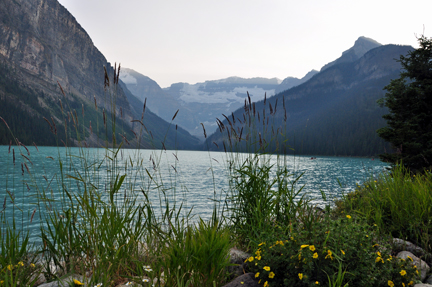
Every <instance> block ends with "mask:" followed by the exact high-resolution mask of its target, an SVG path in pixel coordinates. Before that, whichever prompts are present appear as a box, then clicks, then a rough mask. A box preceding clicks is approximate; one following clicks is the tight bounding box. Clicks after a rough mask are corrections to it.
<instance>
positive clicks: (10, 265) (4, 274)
mask: <svg viewBox="0 0 432 287" xmlns="http://www.w3.org/2000/svg"><path fill="white" fill-rule="evenodd" d="M21 235H22V234H21V232H19V231H17V229H16V228H15V223H14V225H13V226H9V225H8V224H6V225H4V226H2V227H1V228H0V244H1V246H0V248H1V250H0V285H1V286H33V285H34V283H35V282H36V281H37V279H38V278H37V277H38V276H39V274H40V266H37V265H36V264H35V263H36V256H35V253H34V252H31V251H34V250H33V248H32V246H31V245H30V244H29V234H28V232H27V233H26V234H25V235H24V236H21Z"/></svg>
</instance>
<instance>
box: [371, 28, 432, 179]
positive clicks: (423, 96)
mask: <svg viewBox="0 0 432 287" xmlns="http://www.w3.org/2000/svg"><path fill="white" fill-rule="evenodd" d="M418 41H419V44H420V47H419V48H418V49H416V50H412V51H410V52H409V53H408V55H407V56H406V57H404V56H401V57H400V60H399V61H400V63H401V65H402V72H401V73H400V77H399V78H398V79H395V80H392V81H391V82H390V84H389V85H388V86H386V87H385V90H387V93H386V95H385V97H384V99H382V101H381V103H382V104H384V105H385V106H387V107H388V108H389V110H390V113H389V114H387V115H384V116H383V118H384V119H386V120H387V126H386V127H384V128H381V129H379V130H378V131H377V132H378V135H379V136H380V137H382V138H383V139H385V140H386V141H388V142H390V143H391V144H392V146H393V148H394V149H395V150H394V152H393V153H385V154H382V155H380V158H381V159H382V160H384V161H386V162H390V163H392V164H393V165H394V164H396V163H402V164H403V165H404V166H405V167H407V168H409V169H410V170H411V171H412V172H419V171H423V170H424V169H429V168H430V167H432V38H429V39H428V38H426V37H424V36H422V37H420V38H419V39H418Z"/></svg>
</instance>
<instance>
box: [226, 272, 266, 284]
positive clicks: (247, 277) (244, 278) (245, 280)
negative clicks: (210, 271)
mask: <svg viewBox="0 0 432 287" xmlns="http://www.w3.org/2000/svg"><path fill="white" fill-rule="evenodd" d="M261 286H262V285H260V284H258V280H256V279H255V277H254V274H253V273H246V274H243V275H241V276H239V277H237V278H236V279H234V280H233V281H231V282H230V283H228V284H226V285H224V286H223V287H261Z"/></svg>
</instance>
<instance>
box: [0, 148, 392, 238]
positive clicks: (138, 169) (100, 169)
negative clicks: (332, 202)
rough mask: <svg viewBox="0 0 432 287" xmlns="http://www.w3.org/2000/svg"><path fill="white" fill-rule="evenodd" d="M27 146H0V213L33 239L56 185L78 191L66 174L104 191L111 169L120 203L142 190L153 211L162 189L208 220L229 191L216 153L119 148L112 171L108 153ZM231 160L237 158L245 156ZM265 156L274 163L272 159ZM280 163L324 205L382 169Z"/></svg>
mask: <svg viewBox="0 0 432 287" xmlns="http://www.w3.org/2000/svg"><path fill="white" fill-rule="evenodd" d="M27 148H28V151H27V150H26V149H25V148H24V147H17V146H13V147H12V148H11V150H10V152H9V147H8V146H0V163H1V164H0V208H1V210H2V214H3V215H4V216H5V217H6V218H7V219H8V220H9V222H11V221H12V219H13V218H14V219H15V222H16V225H17V228H24V229H28V230H30V232H31V235H32V236H33V237H37V235H38V234H39V231H38V230H39V228H40V221H39V220H40V219H41V218H43V217H44V216H45V215H47V214H49V213H50V212H53V210H61V201H59V199H61V198H62V196H64V193H62V191H61V188H59V186H61V184H63V185H64V186H65V187H66V188H67V189H68V190H69V191H71V192H72V193H80V192H82V190H83V185H82V184H77V180H76V179H71V178H70V177H69V176H73V177H75V178H76V177H81V178H82V179H83V182H86V183H87V184H93V185H94V186H95V187H96V188H98V189H99V190H101V191H104V190H105V189H108V188H107V185H108V183H109V178H110V177H112V176H113V172H111V170H116V171H117V174H119V175H120V176H121V175H123V174H127V176H126V177H125V181H124V183H123V186H122V189H121V190H120V192H119V194H118V195H117V200H122V196H123V194H124V189H127V190H134V191H135V192H136V193H137V194H140V192H141V190H145V191H147V193H148V195H149V200H150V201H151V202H152V204H153V206H154V208H155V209H156V210H157V209H158V208H159V206H160V200H159V196H160V194H161V192H160V191H161V189H162V188H164V191H165V192H166V194H167V195H168V198H169V199H170V200H171V201H172V202H177V203H179V202H183V204H184V207H185V208H191V207H193V214H195V215H196V217H202V218H209V217H210V216H211V213H212V211H213V207H214V199H223V198H224V196H225V194H226V192H227V191H228V187H229V186H228V174H227V160H228V159H229V158H228V157H227V154H225V153H221V152H203V151H170V150H167V151H156V150H121V151H119V152H118V154H117V161H116V166H115V168H114V167H113V166H112V161H111V159H112V158H113V157H114V155H115V151H107V150H105V149H97V148H89V149H79V148H69V149H66V148H57V147H38V149H36V147H34V146H32V147H27ZM12 149H13V150H14V151H15V164H14V160H13V152H12ZM232 156H239V157H243V158H244V157H245V156H246V155H245V154H235V155H232ZM25 157H27V158H25ZM268 157H269V159H270V161H271V162H272V163H276V161H277V157H276V156H271V157H270V156H268ZM59 159H60V161H59ZM279 159H281V158H279ZM283 160H284V161H285V163H286V165H287V166H288V168H289V170H290V171H292V172H293V174H297V175H298V174H300V173H303V172H304V175H303V176H302V178H301V179H300V181H299V185H297V186H298V188H300V187H301V186H303V185H304V189H303V192H306V193H307V194H308V196H310V197H311V198H312V199H314V201H315V202H316V203H317V204H320V205H323V204H324V203H323V201H322V196H321V191H323V192H324V193H325V194H326V196H327V198H328V199H334V198H338V197H340V196H341V195H342V194H343V193H347V192H349V191H351V190H353V189H354V188H355V186H356V184H361V183H362V182H363V181H364V180H366V179H367V178H369V177H370V176H373V175H377V174H378V173H380V172H382V171H383V170H384V169H385V167H386V164H384V163H382V162H380V161H379V160H377V159H375V160H372V159H370V158H351V157H317V158H316V159H311V157H310V156H286V157H284V158H283ZM60 162H62V169H63V179H62V176H61V172H60ZM24 163H26V165H27V166H26V165H25V164H24ZM27 168H28V170H27ZM115 175H116V174H114V176H115ZM293 179H294V177H293ZM107 198H108V196H107V195H106V197H105V199H106V200H107ZM138 203H139V202H138ZM32 215H33V218H32V220H30V218H31V217H32Z"/></svg>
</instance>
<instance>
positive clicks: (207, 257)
mask: <svg viewBox="0 0 432 287" xmlns="http://www.w3.org/2000/svg"><path fill="white" fill-rule="evenodd" d="M214 219H215V220H212V221H210V222H207V223H206V222H204V221H203V220H200V221H199V223H197V224H196V225H194V226H184V227H180V228H176V229H175V231H174V236H173V237H170V238H167V241H166V247H165V248H163V251H162V254H163V255H162V257H163V259H162V260H161V262H160V265H159V266H160V267H161V268H162V269H163V270H164V272H165V282H166V284H167V285H166V286H188V285H190V284H192V285H191V286H208V287H212V286H213V285H214V284H215V283H217V284H218V285H219V284H222V283H224V282H225V281H226V279H227V277H228V274H227V268H228V267H229V266H230V265H231V264H230V262H229V249H230V248H231V247H232V243H231V240H230V239H231V238H230V233H229V230H228V229H226V228H223V227H222V226H221V225H220V224H219V222H218V221H217V219H216V218H214Z"/></svg>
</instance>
